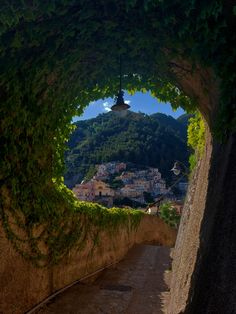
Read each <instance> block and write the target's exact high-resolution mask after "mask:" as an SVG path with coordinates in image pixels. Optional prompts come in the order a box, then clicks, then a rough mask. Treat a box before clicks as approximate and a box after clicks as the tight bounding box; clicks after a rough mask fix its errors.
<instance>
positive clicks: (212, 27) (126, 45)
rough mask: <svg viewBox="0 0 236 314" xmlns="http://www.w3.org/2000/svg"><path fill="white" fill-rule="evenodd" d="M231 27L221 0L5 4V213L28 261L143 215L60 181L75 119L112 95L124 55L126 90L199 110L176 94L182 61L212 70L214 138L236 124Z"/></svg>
mask: <svg viewBox="0 0 236 314" xmlns="http://www.w3.org/2000/svg"><path fill="white" fill-rule="evenodd" d="M234 30H235V7H233V5H232V3H231V2H227V1H222V0H216V1H215V0H214V1H213V0H212V1H208V2H205V1H195V0H192V1H180V0H176V1H171V0H164V1H148V0H145V1H137V0H129V1H121V0H119V1H114V0H99V1H92V0H91V1H88V0H83V1H82V0H81V1H78V0H70V1H69V0H54V1H39V0H34V1H26V0H22V1H19V0H12V1H11V2H9V1H2V3H1V11H0V42H1V44H0V119H1V124H0V141H1V150H0V157H1V158H0V169H1V172H0V182H1V187H0V188H1V192H0V206H1V207H0V215H1V216H0V217H1V223H2V224H3V227H4V230H5V232H6V234H7V235H8V237H9V239H10V240H11V241H12V243H13V245H14V246H15V247H16V248H17V249H18V250H19V251H21V252H22V254H23V255H24V256H26V257H29V258H30V259H31V260H33V261H35V262H36V261H37V262H38V261H39V260H43V261H45V260H47V261H57V260H59V259H60V258H61V257H63V256H64V254H65V253H66V252H67V251H68V248H70V247H71V246H72V245H74V244H75V243H79V242H78V241H79V239H80V240H81V243H83V239H84V235H85V234H86V232H85V231H84V228H82V226H84V219H85V220H86V225H87V223H91V224H93V225H94V224H95V225H96V224H97V225H100V222H101V224H102V225H104V226H108V225H109V226H110V225H115V223H113V221H119V222H122V223H123V219H126V221H128V220H130V217H133V218H131V220H132V221H136V218H137V216H139V214H136V213H132V214H130V213H127V211H125V210H124V211H121V210H119V209H117V210H111V211H107V210H105V209H104V208H102V207H96V205H92V204H91V205H88V206H85V204H84V203H81V204H78V203H77V202H76V201H75V199H74V197H73V196H72V195H71V194H70V192H69V191H68V190H67V189H66V188H65V187H64V186H63V183H62V182H61V173H62V169H63V154H64V143H65V141H66V139H67V138H68V135H69V133H70V131H71V124H70V122H71V119H72V116H73V115H76V114H77V115H78V114H81V113H82V111H83V109H84V108H85V106H86V105H87V104H88V103H89V102H90V101H92V100H96V99H100V98H103V97H108V96H113V95H114V94H116V92H117V89H118V84H119V80H118V73H119V64H118V60H119V56H120V55H121V56H122V59H123V60H124V62H123V73H124V75H125V76H124V88H125V89H127V90H129V91H131V92H135V91H136V90H151V91H152V93H153V95H154V96H156V97H158V98H159V99H161V100H162V101H170V102H171V103H172V105H173V107H174V108H176V107H177V106H179V105H181V106H182V107H183V108H185V109H188V110H190V109H192V108H194V107H195V106H197V105H198V99H196V98H191V99H190V98H189V97H187V96H186V95H185V94H184V93H183V91H181V89H180V85H179V84H178V80H179V77H178V75H177V73H178V67H179V65H178V64H177V63H175V58H179V59H180V60H187V61H188V62H189V63H190V64H192V68H191V72H192V73H194V71H195V69H196V67H199V66H200V67H201V68H210V69H211V70H212V73H213V76H214V77H215V78H216V79H217V81H219V82H220V90H219V93H220V102H219V107H218V110H217V113H216V120H215V121H216V124H215V134H217V135H218V137H221V138H223V137H224V136H227V134H228V133H229V132H231V131H232V130H234V128H235V125H236V120H235V96H236V91H235V88H234V86H235V75H236V74H235V71H234V68H235V54H236V49H235V36H236V35H235V32H234ZM176 69H177V71H176ZM179 70H180V72H181V73H182V74H181V75H184V73H185V69H179ZM187 71H188V72H189V69H188V70H187ZM205 92H206V93H207V92H208V91H207V90H206V91H205ZM94 206H95V207H94ZM89 208H93V210H92V213H93V214H91V215H90V214H89V210H90V209H89ZM99 212H101V213H102V215H100V214H99ZM115 217H120V218H119V219H118V218H117V219H116V218H115ZM125 217H126V218H125ZM127 217H129V218H127ZM121 218H122V219H121ZM104 220H105V224H103V221H104ZM41 229H42V230H41ZM40 230H41V231H40ZM38 239H40V240H42V241H41V242H40V243H41V244H40V245H38V243H39V241H38ZM42 243H43V244H42ZM52 256H53V258H52ZM43 264H44V263H43Z"/></svg>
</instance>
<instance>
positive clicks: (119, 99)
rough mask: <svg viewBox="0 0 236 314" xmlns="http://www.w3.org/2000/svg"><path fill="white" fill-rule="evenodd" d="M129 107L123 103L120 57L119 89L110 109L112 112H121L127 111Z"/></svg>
mask: <svg viewBox="0 0 236 314" xmlns="http://www.w3.org/2000/svg"><path fill="white" fill-rule="evenodd" d="M129 108H130V106H129V105H128V104H126V103H125V101H124V92H123V90H122V74H121V57H120V88H119V92H118V94H117V96H116V98H115V104H114V105H113V106H112V107H111V110H112V111H123V110H127V109H129Z"/></svg>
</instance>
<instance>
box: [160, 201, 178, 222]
mask: <svg viewBox="0 0 236 314" xmlns="http://www.w3.org/2000/svg"><path fill="white" fill-rule="evenodd" d="M159 215H160V217H161V219H163V220H164V221H165V222H166V223H167V224H168V225H170V226H171V227H175V228H177V227H178V224H179V222H180V215H179V214H178V213H177V211H176V209H175V207H173V206H172V205H171V203H170V202H165V203H162V204H161V206H160V210H159Z"/></svg>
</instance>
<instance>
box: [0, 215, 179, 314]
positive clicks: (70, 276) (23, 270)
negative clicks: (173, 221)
mask: <svg viewBox="0 0 236 314" xmlns="http://www.w3.org/2000/svg"><path fill="white" fill-rule="evenodd" d="M175 238H176V231H175V230H173V229H171V228H170V227H169V226H167V225H166V224H165V223H164V222H163V221H161V220H160V219H159V218H158V217H154V216H149V215H145V216H144V217H143V218H142V220H141V223H140V225H139V228H138V230H137V231H131V232H127V228H126V227H120V229H119V230H117V232H116V233H115V234H113V235H112V234H111V233H108V232H103V233H102V234H101V235H100V241H99V244H98V245H97V246H95V247H94V245H93V242H92V241H90V240H88V241H87V243H86V246H85V249H84V250H83V251H78V250H76V248H75V249H73V250H72V251H71V252H70V255H69V256H68V257H67V258H66V259H65V260H63V262H62V263H60V264H59V265H57V266H54V267H53V268H50V269H47V268H43V269H39V268H35V267H34V266H32V265H31V264H30V263H29V262H27V261H26V260H24V259H23V258H22V257H21V256H19V255H18V254H17V253H16V251H15V250H14V249H13V247H12V245H11V243H10V242H9V241H8V240H7V239H6V237H5V235H4V233H3V231H2V229H0V250H1V255H0V314H21V313H25V312H26V311H27V310H29V309H31V308H32V307H33V306H34V305H36V304H37V303H39V302H40V301H42V300H43V299H45V298H46V297H48V296H49V295H50V294H52V293H53V292H55V291H57V290H58V289H60V288H62V287H65V286H66V285H68V284H70V283H72V282H73V281H76V280H78V279H80V278H81V277H83V276H85V275H87V274H90V273H92V272H94V271H96V270H97V269H99V268H101V267H104V266H106V265H109V264H111V263H114V262H116V261H119V260H120V259H122V258H123V257H124V256H125V254H126V253H127V251H128V250H129V249H130V248H131V247H132V246H133V245H134V244H135V243H157V244H163V245H168V246H173V245H174V242H175Z"/></svg>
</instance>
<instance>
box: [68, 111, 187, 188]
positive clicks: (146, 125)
mask: <svg viewBox="0 0 236 314" xmlns="http://www.w3.org/2000/svg"><path fill="white" fill-rule="evenodd" d="M187 120H188V116H186V115H185V116H183V119H181V117H180V118H178V119H174V118H173V117H171V116H167V115H165V114H161V113H156V114H153V115H150V116H149V115H146V114H143V113H134V112H131V111H127V113H126V115H125V116H122V117H121V116H118V115H116V114H115V113H113V112H109V113H106V114H101V115H99V116H98V117H96V118H94V119H90V120H85V121H78V122H76V123H75V126H76V129H75V131H74V132H73V133H72V135H71V137H70V140H69V142H68V149H67V151H66V154H65V164H66V171H65V175H64V177H65V183H66V185H67V186H68V187H69V188H73V187H74V186H75V185H76V184H78V183H81V181H82V180H84V179H85V180H90V179H91V178H92V177H93V176H94V175H95V173H96V165H98V164H105V163H108V162H110V161H119V162H123V163H126V164H127V163H133V164H136V165H137V166H138V165H142V166H148V167H152V168H158V169H159V171H160V172H161V174H162V177H163V178H164V179H165V180H166V181H167V182H168V181H169V180H170V171H169V170H170V169H171V167H172V165H173V162H174V161H175V160H180V161H181V162H183V163H185V164H187V163H188V157H189V152H188V148H187Z"/></svg>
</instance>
